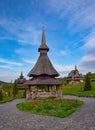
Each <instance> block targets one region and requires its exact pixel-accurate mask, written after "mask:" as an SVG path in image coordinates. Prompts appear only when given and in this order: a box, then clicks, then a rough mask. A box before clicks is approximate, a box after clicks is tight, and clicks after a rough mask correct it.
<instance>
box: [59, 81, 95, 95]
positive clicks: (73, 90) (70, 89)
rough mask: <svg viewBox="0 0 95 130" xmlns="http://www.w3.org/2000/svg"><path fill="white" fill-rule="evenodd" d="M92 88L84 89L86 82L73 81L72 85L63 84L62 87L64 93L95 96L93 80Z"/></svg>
mask: <svg viewBox="0 0 95 130" xmlns="http://www.w3.org/2000/svg"><path fill="white" fill-rule="evenodd" d="M91 84H92V90H91V91H83V90H84V83H73V84H70V85H63V86H62V87H61V90H62V94H63V95H69V94H70V95H76V96H83V97H85V96H87V97H88V96H90V97H92V96H94V97H95V82H91Z"/></svg>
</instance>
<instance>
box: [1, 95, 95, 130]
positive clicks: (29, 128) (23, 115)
mask: <svg viewBox="0 0 95 130" xmlns="http://www.w3.org/2000/svg"><path fill="white" fill-rule="evenodd" d="M64 98H74V99H79V100H82V101H84V105H83V106H82V107H81V108H79V109H78V110H77V111H76V112H75V113H73V114H72V115H70V116H69V117H67V118H57V117H50V116H42V115H36V114H31V113H28V112H22V111H19V110H18V109H17V108H16V104H17V103H19V102H22V101H24V100H25V99H16V100H13V101H11V102H8V103H4V104H0V130H95V98H78V97H75V96H64Z"/></svg>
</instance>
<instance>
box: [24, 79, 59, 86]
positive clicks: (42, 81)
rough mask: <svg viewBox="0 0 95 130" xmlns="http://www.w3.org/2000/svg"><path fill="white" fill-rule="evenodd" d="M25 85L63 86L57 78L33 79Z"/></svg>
mask: <svg viewBox="0 0 95 130" xmlns="http://www.w3.org/2000/svg"><path fill="white" fill-rule="evenodd" d="M25 84H26V85H27V84H28V85H31V84H32V85H33V86H36V85H61V82H60V80H59V79H57V78H50V77H49V78H45V79H41V78H33V79H31V80H27V81H26V82H25Z"/></svg>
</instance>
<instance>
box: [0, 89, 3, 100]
mask: <svg viewBox="0 0 95 130" xmlns="http://www.w3.org/2000/svg"><path fill="white" fill-rule="evenodd" d="M0 100H3V94H2V90H0Z"/></svg>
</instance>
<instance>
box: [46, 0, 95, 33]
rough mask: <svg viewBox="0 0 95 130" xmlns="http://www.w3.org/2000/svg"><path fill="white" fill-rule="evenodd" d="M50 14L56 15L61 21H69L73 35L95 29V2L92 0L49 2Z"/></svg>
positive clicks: (57, 0)
mask: <svg viewBox="0 0 95 130" xmlns="http://www.w3.org/2000/svg"><path fill="white" fill-rule="evenodd" d="M46 5H47V10H48V13H55V14H57V16H58V17H59V18H61V20H67V21H66V22H67V28H68V29H69V31H70V30H71V33H73V32H78V31H79V30H83V29H89V28H95V13H94V12H95V1H94V0H93V1H91V0H60V2H59V0H49V1H47V2H46Z"/></svg>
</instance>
